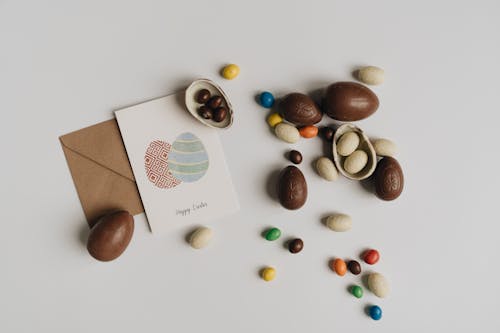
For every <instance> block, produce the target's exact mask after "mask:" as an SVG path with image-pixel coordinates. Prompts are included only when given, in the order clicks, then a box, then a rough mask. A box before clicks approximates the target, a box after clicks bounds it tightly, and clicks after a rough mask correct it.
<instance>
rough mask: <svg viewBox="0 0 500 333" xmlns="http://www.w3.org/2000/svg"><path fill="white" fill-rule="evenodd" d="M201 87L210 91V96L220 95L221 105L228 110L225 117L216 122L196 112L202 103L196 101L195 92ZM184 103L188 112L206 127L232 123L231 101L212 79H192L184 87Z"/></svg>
mask: <svg viewBox="0 0 500 333" xmlns="http://www.w3.org/2000/svg"><path fill="white" fill-rule="evenodd" d="M201 89H207V90H208V91H209V92H210V95H211V96H215V95H219V96H221V97H222V104H221V106H225V107H226V108H227V110H228V114H227V116H226V119H224V120H223V121H221V122H219V123H218V122H216V121H214V120H212V119H204V118H203V117H201V116H200V115H199V114H198V109H199V108H200V106H202V105H203V104H200V103H198V102H197V101H196V94H197V93H198V92H199V91H200V90H201ZM185 103H186V108H187V109H188V111H189V113H191V114H192V115H193V117H195V118H196V119H197V120H198V121H200V122H201V123H202V124H204V125H207V126H208V127H212V128H228V127H229V126H231V125H232V124H233V107H232V106H231V102H229V98H228V97H227V95H226V94H225V93H224V91H223V90H222V89H221V88H220V87H219V86H218V85H217V84H216V83H215V82H213V81H212V80H209V79H199V80H195V81H193V82H192V83H191V84H190V85H189V87H187V89H186V93H185Z"/></svg>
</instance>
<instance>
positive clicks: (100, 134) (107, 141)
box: [59, 119, 135, 181]
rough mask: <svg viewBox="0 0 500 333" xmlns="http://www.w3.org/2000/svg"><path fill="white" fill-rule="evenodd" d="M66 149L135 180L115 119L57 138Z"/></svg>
mask: <svg viewBox="0 0 500 333" xmlns="http://www.w3.org/2000/svg"><path fill="white" fill-rule="evenodd" d="M59 139H60V140H61V143H62V144H63V145H64V146H65V147H66V148H68V149H71V150H72V151H74V152H75V153H78V154H80V155H82V156H84V157H86V158H88V159H91V160H92V161H94V162H96V163H98V164H100V165H102V166H103V167H105V168H108V169H110V170H111V171H114V172H116V173H118V174H120V175H122V176H123V177H126V178H128V179H130V180H132V181H135V178H134V174H133V173H132V168H131V167H130V162H129V160H128V157H127V152H126V150H125V146H124V145H123V141H122V137H121V134H120V130H119V128H118V124H117V122H116V119H111V120H107V121H104V122H102V123H99V124H96V125H93V126H90V127H86V128H83V129H81V130H78V131H75V132H72V133H69V134H66V135H63V136H61V137H60V138H59Z"/></svg>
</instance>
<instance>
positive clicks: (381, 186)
mask: <svg viewBox="0 0 500 333" xmlns="http://www.w3.org/2000/svg"><path fill="white" fill-rule="evenodd" d="M373 176H374V179H375V192H376V194H377V196H378V197H379V198H380V199H382V200H387V201H390V200H394V199H396V198H397V197H399V196H400V195H401V192H403V187H404V176H403V170H402V169H401V166H400V165H399V163H398V161H397V160H396V159H395V158H393V157H384V158H383V159H381V160H380V161H379V162H378V164H377V168H376V169H375V173H374V174H373Z"/></svg>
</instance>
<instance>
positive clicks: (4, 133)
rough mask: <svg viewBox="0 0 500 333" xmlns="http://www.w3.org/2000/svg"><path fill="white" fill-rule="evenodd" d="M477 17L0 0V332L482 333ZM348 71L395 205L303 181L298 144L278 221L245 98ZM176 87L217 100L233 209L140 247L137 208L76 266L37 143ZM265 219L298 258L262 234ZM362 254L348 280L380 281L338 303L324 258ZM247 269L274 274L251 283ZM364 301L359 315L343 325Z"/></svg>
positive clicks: (65, 191) (488, 259) (490, 248)
mask: <svg viewBox="0 0 500 333" xmlns="http://www.w3.org/2000/svg"><path fill="white" fill-rule="evenodd" d="M499 16H500V2H498V1H497V0H492V1H468V2H467V1H412V2H404V1H382V0H379V1H331V0H330V1H287V2H284V1H282V2H280V4H278V2H275V3H271V2H270V1H247V2H244V3H237V2H236V1H215V0H214V1H198V2H193V1H176V2H173V1H172V2H170V3H168V2H167V1H157V2H153V1H135V2H132V1H106V2H105V1H80V2H70V1H6V0H3V1H2V0H0V110H1V115H2V119H1V122H0V123H1V125H0V126H1V131H0V136H1V137H0V147H1V153H2V164H1V175H2V182H1V185H0V194H1V202H2V214H3V216H2V230H1V232H0V263H1V267H2V268H1V272H0V288H1V289H0V331H2V332H196V331H205V332H256V331H258V330H265V331H275V332H285V331H286V332H333V331H342V330H344V331H357V332H360V331H361V330H363V331H365V332H368V331H370V332H371V331H373V332H423V331H454V332H470V331H471V330H473V329H478V328H480V329H481V331H482V332H498V331H500V316H499V315H498V310H499V308H500V301H499V297H500V295H499V294H500V292H499V291H500V288H499V284H498V276H499V273H500V268H499V267H500V266H499V260H498V255H499V252H500V245H499V231H500V227H499V221H498V188H499V186H500V181H499V176H498V167H499V158H498V151H499V149H498V144H499V142H500V141H499V139H498V120H500V117H499V116H498V112H499V109H498V105H499V104H498V96H499V85H500V84H499V81H498V78H499V77H500V65H499V59H500V38H499V33H500V20H499ZM227 62H234V63H237V64H238V65H240V67H241V74H240V76H239V77H238V78H237V79H236V80H234V81H224V80H223V79H221V78H220V76H219V75H218V72H219V69H220V68H221V66H222V65H224V64H225V63H227ZM366 64H373V65H378V66H380V67H382V68H384V69H385V71H386V82H385V83H384V84H383V85H381V86H379V87H376V88H374V89H373V90H374V91H375V92H376V93H377V94H378V96H379V98H380V101H381V106H380V108H379V110H378V112H377V113H376V114H374V115H373V116H372V117H370V118H369V119H367V120H364V121H361V122H359V123H358V125H359V126H360V127H362V128H363V129H365V130H366V131H367V132H368V134H370V135H372V136H374V137H388V138H391V139H393V140H394V141H396V142H397V143H398V145H399V148H400V153H399V155H398V158H399V160H400V162H401V164H402V166H403V168H404V172H405V176H406V184H405V185H406V187H405V191H404V193H403V195H402V196H401V197H400V198H399V199H398V200H396V201H393V202H382V201H380V200H378V199H377V198H376V197H375V196H374V195H372V194H370V193H368V192H367V191H366V190H365V189H364V188H363V187H362V186H360V184H359V183H356V182H351V181H347V180H346V179H341V180H339V181H338V182H336V183H328V182H326V181H323V180H321V179H320V178H319V177H318V176H317V175H316V174H315V172H314V170H313V168H312V166H311V163H312V161H313V160H314V159H315V158H317V157H319V156H321V155H322V154H323V147H322V143H321V141H320V140H319V139H312V140H302V141H301V142H300V143H298V144H297V145H294V146H293V148H298V149H299V150H301V151H302V153H303V155H304V162H303V163H302V165H301V166H300V167H301V169H302V171H303V172H304V174H305V176H306V178H307V180H308V184H309V191H310V195H309V198H308V202H307V204H306V206H305V207H304V208H303V209H301V210H300V211H298V212H289V211H285V210H284V209H283V208H281V206H280V205H279V204H278V203H277V202H276V200H274V199H273V198H272V195H271V194H272V193H269V192H270V189H269V188H270V186H269V185H268V184H269V182H270V179H272V175H275V173H276V170H279V169H281V168H283V167H284V166H286V165H287V164H288V163H287V161H286V159H285V158H284V157H283V154H284V153H285V152H286V151H288V150H289V149H290V148H292V146H290V145H287V144H285V143H283V142H280V141H278V140H277V139H276V138H275V137H274V136H273V134H272V132H271V131H270V130H269V128H268V127H267V125H266V123H265V118H266V116H267V110H265V109H263V108H261V107H259V105H257V104H256V103H255V100H254V96H255V94H256V93H258V92H259V91H261V90H271V91H273V92H274V93H275V94H276V95H277V96H283V95H284V94H286V93H288V92H292V91H301V92H309V91H314V90H317V89H321V88H324V87H326V86H327V85H328V84H330V83H332V82H334V81H337V80H350V79H351V74H350V73H351V71H352V70H353V69H355V68H356V67H357V66H360V65H366ZM198 77H209V78H212V79H215V80H216V81H217V82H218V83H220V84H221V85H222V87H223V88H224V89H225V90H226V92H227V93H228V94H229V96H230V98H231V100H232V103H233V105H234V108H235V112H236V119H235V124H234V125H233V127H232V128H231V129H229V130H228V131H225V132H221V140H222V142H223V145H224V149H225V152H226V155H227V161H228V165H229V168H230V171H231V174H232V177H233V179H234V182H235V186H236V190H237V192H238V194H239V198H240V201H241V206H242V209H241V211H240V213H239V214H237V215H235V216H232V217H231V218H228V219H225V220H221V221H217V222H215V223H213V224H212V225H211V226H212V227H213V229H214V232H215V238H214V239H213V242H212V243H211V244H210V247H209V248H207V249H205V250H203V251H195V250H193V249H191V248H190V247H189V246H187V245H186V243H185V241H184V237H185V234H184V233H171V234H167V235H165V236H153V235H152V234H151V233H150V232H149V229H148V227H147V223H146V220H145V218H144V215H139V216H137V217H136V219H135V221H136V230H135V234H134V238H133V240H132V243H131V244H130V246H129V248H128V249H127V251H126V252H125V253H124V255H123V256H122V257H120V258H119V259H118V260H116V261H114V262H111V263H100V262H97V261H95V260H93V259H92V258H91V257H90V256H89V255H88V254H87V252H86V249H85V246H84V243H85V240H86V236H87V232H88V230H87V226H86V222H85V220H84V215H83V212H82V210H81V207H80V203H79V200H78V197H77V195H76V192H75V189H74V185H73V182H72V179H71V176H70V173H69V171H68V168H67V165H66V161H65V158H64V155H63V152H62V149H61V148H60V145H59V141H58V136H59V135H62V134H65V133H67V132H70V131H73V130H77V129H80V128H82V127H84V126H88V125H92V124H94V123H97V122H100V121H103V120H106V119H109V118H111V117H112V111H113V110H114V109H117V108H120V107H123V106H126V105H130V104H133V103H137V102H140V101H142V100H146V99H150V98H153V97H158V96H162V95H165V94H168V93H171V92H174V91H176V90H179V89H180V88H183V87H185V86H187V84H188V83H189V82H190V81H191V80H193V79H195V78H198ZM325 123H328V120H327V119H325ZM271 182H272V181H271ZM214 193H216V189H214ZM335 211H339V212H345V213H348V214H350V215H352V217H353V219H354V225H353V229H352V230H351V231H350V232H348V233H344V234H335V233H333V232H331V231H330V230H328V229H326V228H325V227H324V226H323V225H322V224H321V217H323V216H325V215H327V214H328V213H331V212H335ZM270 225H274V226H278V227H280V228H281V229H282V230H283V232H284V237H283V239H282V240H285V239H286V238H288V237H292V236H299V237H301V238H303V239H304V242H305V248H304V251H303V252H302V253H300V254H298V255H291V254H289V253H288V252H287V251H286V250H285V249H284V248H283V247H282V243H281V242H276V243H271V242H267V241H265V240H263V239H262V238H261V237H260V233H261V232H262V230H264V229H265V228H266V227H267V226H270ZM190 227H191V226H186V231H187V230H188V229H189V228H190ZM366 247H375V248H377V249H379V250H380V252H381V254H382V259H381V261H380V263H379V264H377V265H376V266H375V267H370V268H372V269H375V270H377V271H380V272H382V273H384V274H385V275H386V276H387V277H388V279H389V280H390V283H391V288H392V291H391V294H390V296H389V297H387V298H386V299H377V298H376V297H375V296H374V295H372V294H370V293H369V292H365V297H363V298H362V299H361V300H358V299H355V298H353V297H352V296H351V295H349V294H348V292H347V291H346V288H347V287H348V286H349V285H350V284H351V283H359V279H358V278H354V277H353V275H346V276H345V277H342V278H340V277H338V276H336V275H335V274H333V273H332V272H331V271H329V269H328V267H327V262H328V260H329V259H330V258H331V257H335V256H339V257H342V258H353V257H357V256H358V254H359V252H360V251H361V250H363V249H364V248H366ZM263 265H273V266H275V267H276V269H277V278H276V280H274V281H273V282H271V283H265V282H264V281H262V280H261V279H259V277H258V274H257V273H258V270H259V269H260V268H261V267H262V266H263ZM365 268H366V267H365ZM372 303H376V304H379V305H380V306H381V307H382V308H383V310H384V317H383V319H382V320H381V321H379V322H374V321H372V320H371V319H369V317H367V316H366V314H365V313H364V308H365V306H366V305H368V304H372Z"/></svg>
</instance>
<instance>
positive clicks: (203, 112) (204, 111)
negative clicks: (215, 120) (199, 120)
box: [198, 105, 214, 119]
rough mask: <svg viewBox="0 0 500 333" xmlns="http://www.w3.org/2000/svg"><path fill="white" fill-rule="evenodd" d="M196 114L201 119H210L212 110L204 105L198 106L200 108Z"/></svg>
mask: <svg viewBox="0 0 500 333" xmlns="http://www.w3.org/2000/svg"><path fill="white" fill-rule="evenodd" d="M198 113H199V114H200V116H202V117H203V119H212V117H213V116H214V114H213V111H212V109H210V108H209V107H207V106H206V105H202V106H200V108H199V109H198Z"/></svg>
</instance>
